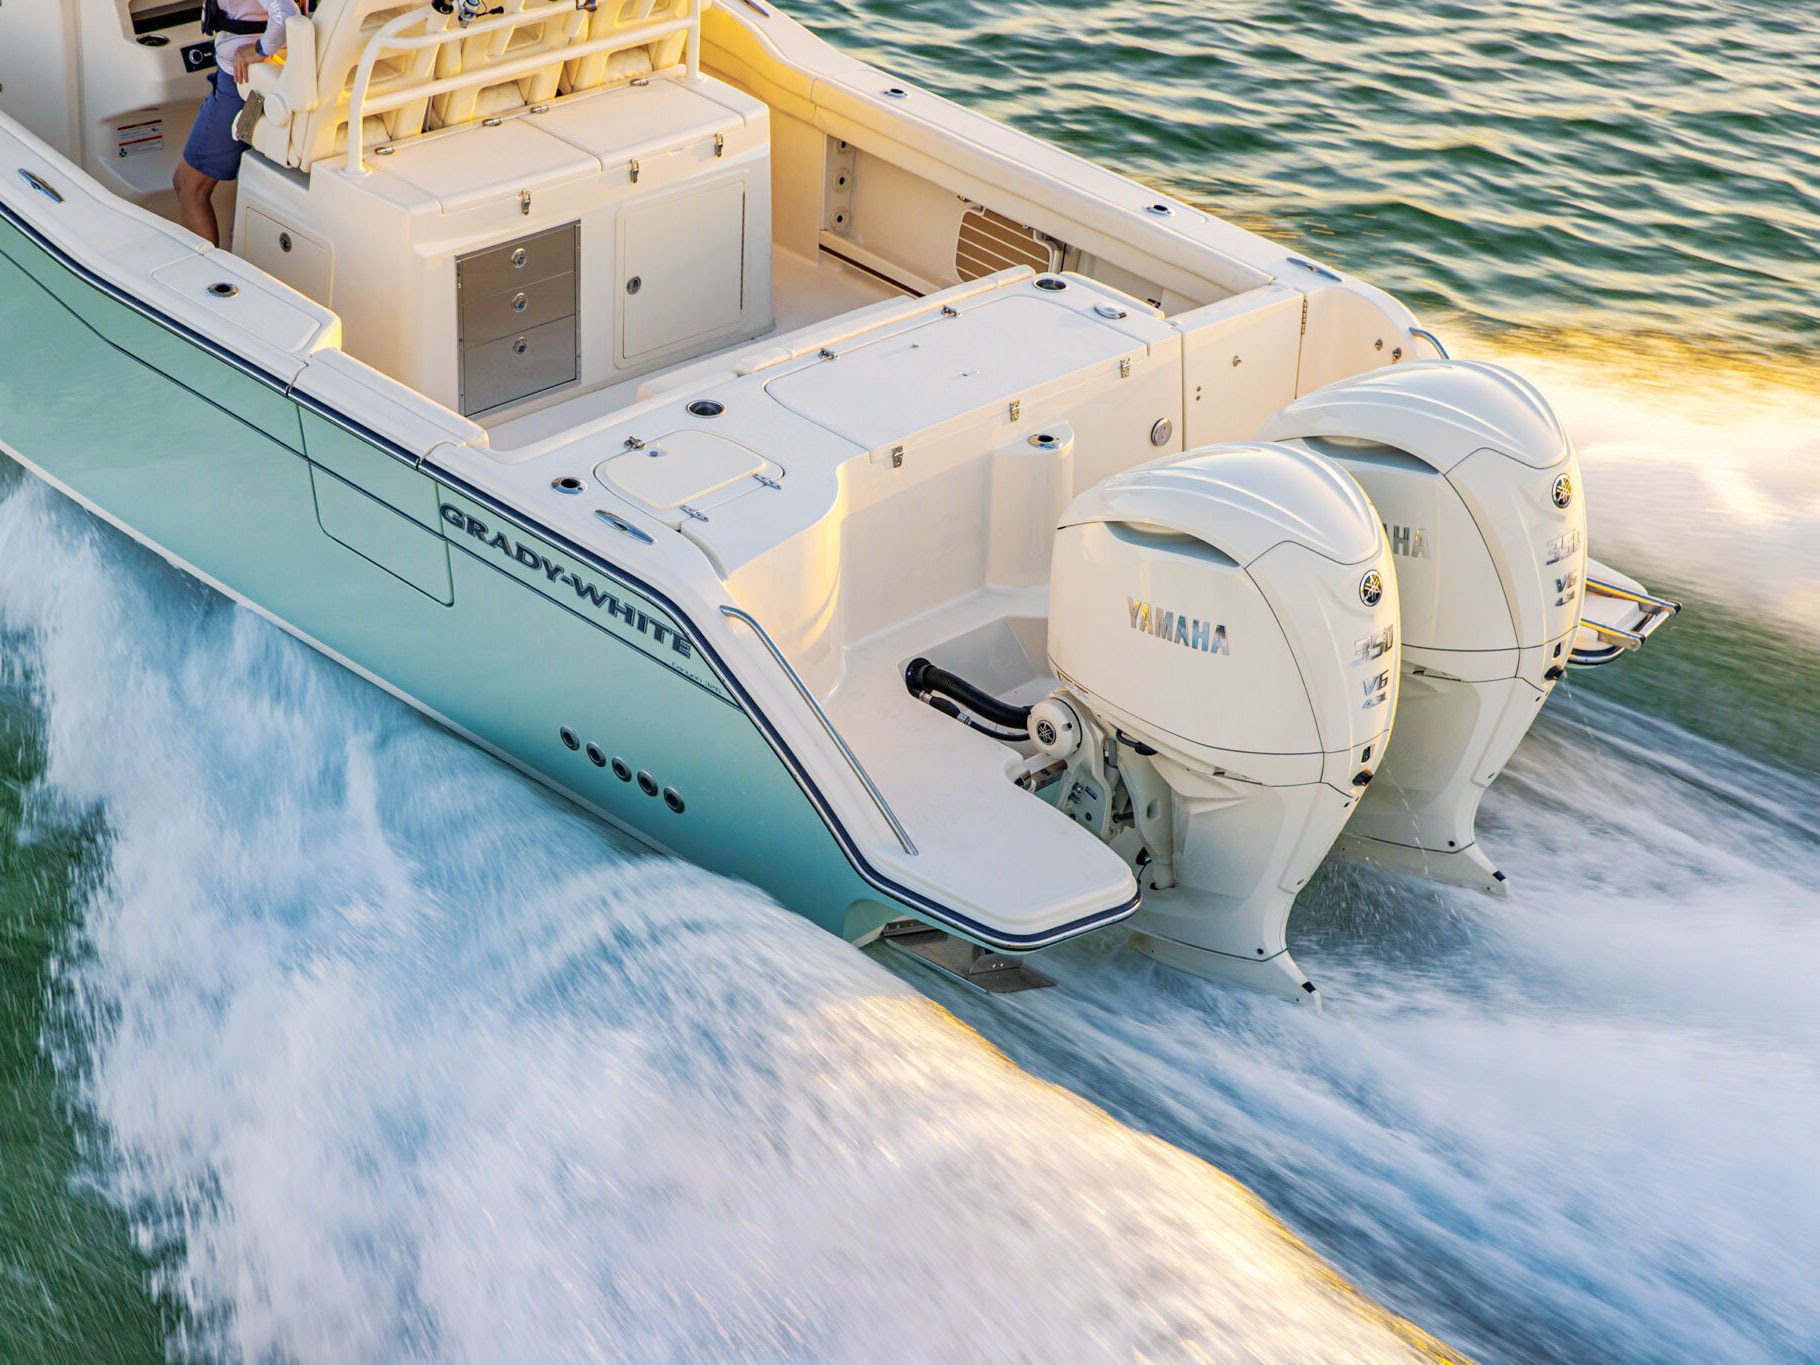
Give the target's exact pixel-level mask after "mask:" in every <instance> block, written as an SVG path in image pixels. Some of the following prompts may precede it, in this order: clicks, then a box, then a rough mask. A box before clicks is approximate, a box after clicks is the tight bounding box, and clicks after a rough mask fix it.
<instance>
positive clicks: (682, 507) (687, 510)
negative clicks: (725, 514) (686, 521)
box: [676, 502, 708, 521]
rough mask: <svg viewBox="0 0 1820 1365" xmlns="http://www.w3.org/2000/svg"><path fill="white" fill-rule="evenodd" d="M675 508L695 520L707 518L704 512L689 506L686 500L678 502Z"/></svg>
mask: <svg viewBox="0 0 1820 1365" xmlns="http://www.w3.org/2000/svg"><path fill="white" fill-rule="evenodd" d="M676 510H677V511H678V512H681V513H682V514H683V515H684V516H688V517H693V518H694V519H695V520H696V521H706V520H707V519H708V517H707V514H706V513H704V512H697V511H696V510H695V509H694V508H693V507H691V506H689V504H688V503H686V502H684V503H678V504H677V507H676Z"/></svg>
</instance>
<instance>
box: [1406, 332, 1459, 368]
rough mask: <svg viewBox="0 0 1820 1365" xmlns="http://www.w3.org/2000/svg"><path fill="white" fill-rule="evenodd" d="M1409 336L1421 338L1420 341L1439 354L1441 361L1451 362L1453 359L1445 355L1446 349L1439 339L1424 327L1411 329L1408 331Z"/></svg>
mask: <svg viewBox="0 0 1820 1365" xmlns="http://www.w3.org/2000/svg"><path fill="white" fill-rule="evenodd" d="M1409 335H1411V336H1412V337H1421V338H1422V340H1424V341H1426V342H1427V343H1428V344H1429V345H1430V346H1432V347H1434V348H1435V350H1436V351H1437V352H1439V353H1440V356H1441V359H1443V360H1452V359H1453V357H1452V356H1450V355H1448V354H1447V348H1446V347H1445V346H1443V345H1442V344H1441V338H1440V337H1438V336H1436V335H1435V334H1434V333H1433V332H1431V331H1429V330H1428V329H1427V328H1426V327H1411V328H1410V329H1409Z"/></svg>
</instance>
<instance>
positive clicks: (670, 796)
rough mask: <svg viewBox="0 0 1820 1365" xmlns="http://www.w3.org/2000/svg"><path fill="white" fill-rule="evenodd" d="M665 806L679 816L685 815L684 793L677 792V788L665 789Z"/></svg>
mask: <svg viewBox="0 0 1820 1365" xmlns="http://www.w3.org/2000/svg"><path fill="white" fill-rule="evenodd" d="M664 804H665V805H666V806H668V807H669V808H670V809H671V810H673V811H675V812H676V813H677V814H678V815H681V814H682V813H683V799H682V793H681V792H679V791H677V790H676V788H675V787H665V788H664Z"/></svg>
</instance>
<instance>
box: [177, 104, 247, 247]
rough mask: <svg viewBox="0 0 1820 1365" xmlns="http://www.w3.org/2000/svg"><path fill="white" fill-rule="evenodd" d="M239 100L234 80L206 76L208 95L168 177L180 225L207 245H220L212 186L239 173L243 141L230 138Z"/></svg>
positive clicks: (243, 147) (244, 145) (239, 106)
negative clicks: (172, 171) (173, 171)
mask: <svg viewBox="0 0 1820 1365" xmlns="http://www.w3.org/2000/svg"><path fill="white" fill-rule="evenodd" d="M243 103H244V102H243V101H242V100H241V98H240V94H239V92H238V91H237V90H236V89H235V88H234V82H233V81H232V80H229V79H228V78H227V77H226V75H225V74H224V73H223V72H220V71H217V72H215V73H214V75H213V76H211V77H210V79H209V95H208V98H207V99H205V100H204V101H203V102H202V108H201V109H200V110H198V111H197V114H196V126H195V127H193V128H191V129H190V136H189V140H188V141H187V142H185V143H184V144H183V162H182V164H181V165H179V166H178V167H177V174H176V175H175V176H174V177H173V178H172V180H171V188H173V189H174V190H176V191H177V203H178V205H179V208H180V217H181V219H182V222H183V225H184V226H185V227H186V228H188V229H189V230H190V231H191V232H193V233H195V234H196V235H197V236H198V237H201V238H203V239H204V240H206V241H207V242H208V244H209V245H210V246H220V245H221V236H220V229H219V228H218V227H217V226H216V223H215V205H214V203H213V196H214V193H215V186H217V185H219V184H220V183H221V182H222V181H223V180H232V179H234V178H235V177H236V176H237V175H239V174H240V154H241V153H242V152H244V151H245V150H246V144H245V143H243V142H237V141H235V140H234V120H235V118H236V117H238V116H239V114H240V110H241V107H242V105H243Z"/></svg>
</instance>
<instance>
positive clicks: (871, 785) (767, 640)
mask: <svg viewBox="0 0 1820 1365" xmlns="http://www.w3.org/2000/svg"><path fill="white" fill-rule="evenodd" d="M720 614H721V615H722V616H730V617H732V618H733V619H734V620H735V621H744V622H745V623H746V624H747V625H748V626H750V627H752V633H753V634H755V635H757V636H758V638H759V640H760V641H761V642H762V643H763V644H764V646H765V648H766V649H767V650H769V651H770V653H771V657H772V658H773V659H776V660H777V666H778V667H779V668H781V669H783V671H784V676H785V677H786V678H788V679H789V680H790V682H791V685H792V686H794V687H795V688H796V692H797V695H798V696H800V697H801V698H802V699H803V700H804V701H805V702H807V703H808V704H809V709H810V710H811V711H813V712H814V713H815V718H816V719H817V720H818V721H820V722H821V725H822V729H823V730H825V731H827V732H828V738H829V739H831V740H833V741H834V747H835V748H837V749H839V750H840V754H841V757H842V758H844V759H846V760H847V766H848V767H849V768H851V769H853V775H854V776H855V777H857V778H858V779H859V782H860V785H861V786H862V787H864V788H865V789H866V795H868V796H870V797H871V798H872V804H873V805H875V806H877V807H878V813H879V814H880V815H882V816H884V817H885V823H886V824H888V825H890V826H891V832H892V833H893V834H895V835H896V836H897V842H898V843H899V844H900V845H902V846H903V850H904V852H906V853H908V854H909V855H910V856H911V857H915V856H916V845H915V844H914V843H912V842H911V840H910V835H909V834H908V833H906V832H905V830H904V827H903V825H902V823H901V822H900V821H899V820H898V818H897V816H896V814H895V813H893V811H892V809H891V803H890V802H888V801H886V800H885V795H884V793H883V792H881V791H880V790H879V789H878V784H877V783H875V782H874V781H873V780H872V776H871V774H870V773H868V772H867V771H866V768H865V765H864V764H862V763H861V762H860V761H859V757H858V756H857V755H856V754H855V753H854V752H853V750H852V749H850V748H848V747H847V741H846V740H844V739H842V738H841V734H840V731H839V730H836V729H835V728H834V722H833V721H831V720H829V719H828V713H827V712H826V711H824V710H822V705H821V703H820V702H818V701H817V700H816V699H815V694H814V693H813V692H811V691H810V690H809V688H808V685H807V684H806V683H804V682H803V680H802V678H801V676H800V675H798V673H797V671H796V669H794V668H793V667H791V665H790V661H789V659H787V658H785V657H784V652H783V650H781V649H779V648H778V647H777V642H776V641H775V640H773V639H772V638H771V633H770V632H769V631H767V630H766V629H765V628H764V627H763V626H762V625H760V624H759V623H758V618H757V617H755V616H753V615H751V614H750V613H749V612H744V611H741V610H740V609H739V608H738V607H722V608H721V609H720Z"/></svg>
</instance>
